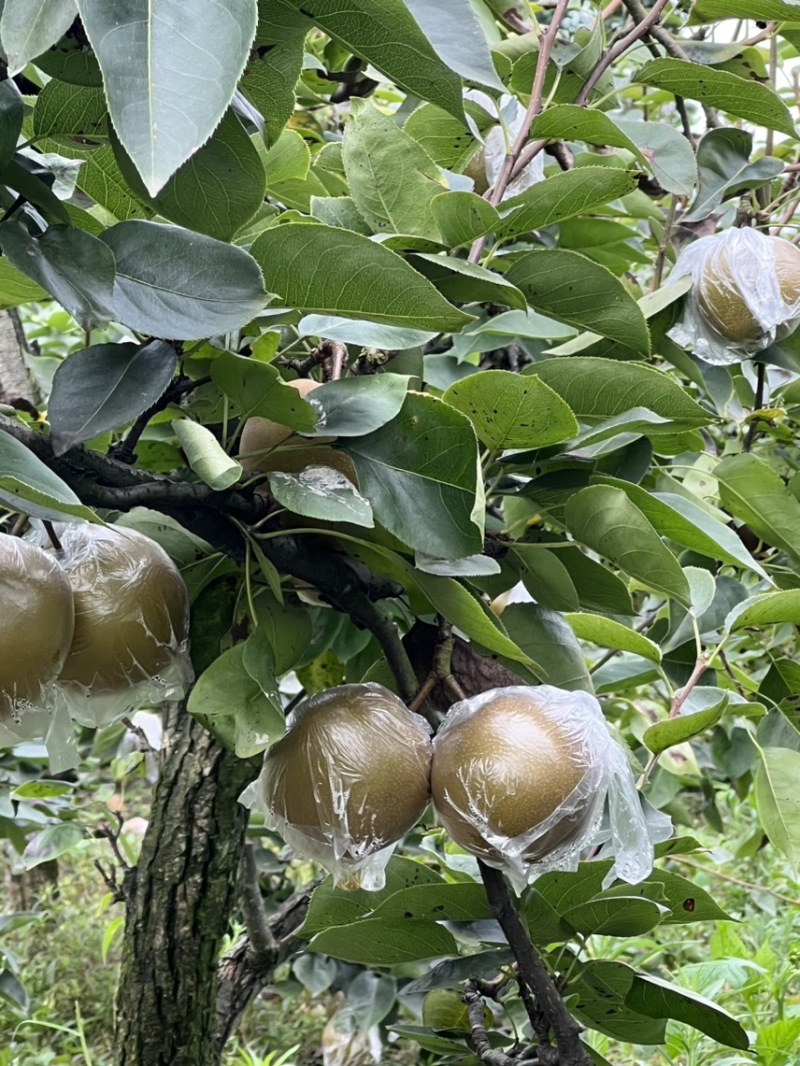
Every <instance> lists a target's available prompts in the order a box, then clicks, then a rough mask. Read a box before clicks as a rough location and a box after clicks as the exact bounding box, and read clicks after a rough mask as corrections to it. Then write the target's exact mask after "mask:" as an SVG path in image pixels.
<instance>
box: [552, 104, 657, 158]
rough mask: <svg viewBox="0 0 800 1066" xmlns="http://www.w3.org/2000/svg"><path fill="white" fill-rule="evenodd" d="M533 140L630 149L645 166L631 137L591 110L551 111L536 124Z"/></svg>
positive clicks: (571, 106)
mask: <svg viewBox="0 0 800 1066" xmlns="http://www.w3.org/2000/svg"><path fill="white" fill-rule="evenodd" d="M531 137H535V138H539V137H541V138H543V139H544V140H548V141H558V140H565V141H587V142H588V143H589V144H599V145H604V146H607V147H610V148H627V149H628V151H629V152H633V154H634V155H635V156H636V157H637V159H639V160H640V162H642V163H645V162H646V160H645V158H644V156H643V155H642V153H641V152H640V151H639V149H638V148H637V147H636V145H635V144H634V143H633V141H632V140H631V139H630V137H628V136H627V135H626V134H624V133H623V132H622V130H621V129H620V128H619V127H618V126H617V125H616V123H614V122H612V121H611V119H610V118H608V117H607V116H606V115H604V114H603V112H602V111H596V110H588V109H587V108H585V107H578V106H577V105H575V104H556V105H555V106H554V107H548V108H547V110H546V111H543V112H542V114H541V115H538V116H537V117H536V118H535V119H534V120H533V123H532V125H531Z"/></svg>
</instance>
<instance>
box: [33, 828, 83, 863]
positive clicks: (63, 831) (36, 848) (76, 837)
mask: <svg viewBox="0 0 800 1066" xmlns="http://www.w3.org/2000/svg"><path fill="white" fill-rule="evenodd" d="M83 833H84V830H83V829H82V828H81V827H80V826H79V825H76V824H75V823H74V822H59V823H58V824H57V825H49V826H48V827H47V828H46V829H42V830H41V832H39V833H36V834H34V836H32V837H31V838H30V839H29V840H28V843H27V844H26V845H25V850H24V851H23V853H22V865H23V866H24V868H25V869H26V870H32V869H33V868H34V867H35V866H38V865H39V864H40V863H43V862H50V861H51V860H52V859H57V858H58V857H59V855H63V854H64V853H65V852H67V851H69V850H70V849H71V848H74V847H75V846H76V844H80V842H81V841H82V840H83Z"/></svg>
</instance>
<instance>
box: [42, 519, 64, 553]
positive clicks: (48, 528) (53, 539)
mask: <svg viewBox="0 0 800 1066" xmlns="http://www.w3.org/2000/svg"><path fill="white" fill-rule="evenodd" d="M44 529H45V533H47V536H48V538H49V540H50V543H51V544H52V545H53V547H54V548H55V550H56V551H57V552H60V551H62V548H61V541H60V540H59V539H58V534H57V533H56V531H55V529H54V528H53V523H52V522H48V521H47V519H45V522H44Z"/></svg>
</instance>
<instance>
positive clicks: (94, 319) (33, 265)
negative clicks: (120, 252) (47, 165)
mask: <svg viewBox="0 0 800 1066" xmlns="http://www.w3.org/2000/svg"><path fill="white" fill-rule="evenodd" d="M0 247H2V249H3V254H4V255H6V256H7V257H8V259H9V261H10V262H11V263H12V265H13V266H15V267H16V268H17V270H20V271H21V272H22V273H23V274H26V275H27V276H28V277H29V278H31V279H32V280H33V281H35V282H36V284H37V285H41V287H42V288H43V289H46V290H47V291H48V292H49V293H50V295H51V296H53V297H55V299H56V300H58V302H59V303H60V304H61V306H62V307H63V308H64V310H65V311H68V312H69V313H70V314H71V315H72V316H73V317H74V318H77V320H78V321H79V322H80V323H81V325H82V326H83V327H84V329H86V330H90V329H94V328H96V327H97V326H104V325H107V323H108V321H109V319H111V318H112V317H114V308H113V297H112V292H113V287H114V274H115V266H114V256H113V255H112V254H111V252H110V251H109V250H108V248H107V247H106V246H105V245H104V244H103V242H102V241H100V240H98V239H97V237H92V236H91V235H90V234H88V233H84V232H83V231H82V230H79V229H75V228H73V227H72V226H49V227H48V228H47V229H46V230H45V231H44V233H43V234H42V235H41V236H40V237H38V238H37V237H34V236H32V235H31V234H30V233H29V232H28V230H27V229H26V227H25V226H24V225H23V224H22V223H21V222H4V223H2V225H0Z"/></svg>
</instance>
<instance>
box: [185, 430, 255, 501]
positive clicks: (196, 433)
mask: <svg viewBox="0 0 800 1066" xmlns="http://www.w3.org/2000/svg"><path fill="white" fill-rule="evenodd" d="M172 429H173V431H174V433H175V436H176V437H177V438H178V443H179V444H180V446H181V448H183V453H184V455H185V456H186V461H187V462H188V464H189V466H190V468H191V469H192V470H193V471H194V472H195V474H197V476H198V477H199V478H200V480H201V481H204V482H205V483H206V485H208V486H209V488H212V489H217V490H219V491H222V490H224V489H229V488H230V487H231V485H235V484H236V482H237V481H238V480H239V479H240V478H241V476H242V467H241V464H240V463H237V462H236V460H235V459H231V457H230V456H229V455H228V453H227V452H226V451H225V449H224V448H223V447H222V445H221V444H220V443H219V441H218V440H217V438H216V437H215V436H214V434H213V433H212V432H211V430H210V429H208V428H207V427H206V426H201V425H200V423H199V422H192V420H191V419H190V418H180V419H177V420H176V421H175V422H173V423H172Z"/></svg>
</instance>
